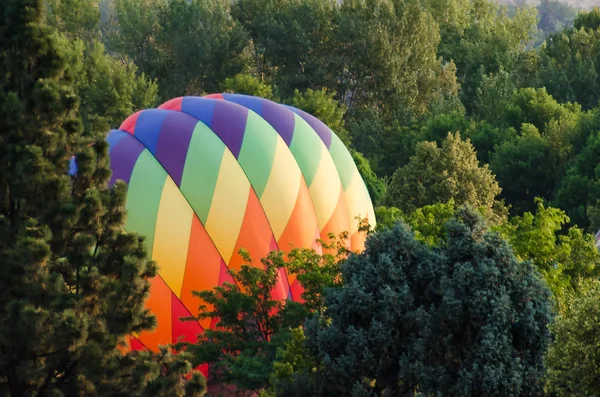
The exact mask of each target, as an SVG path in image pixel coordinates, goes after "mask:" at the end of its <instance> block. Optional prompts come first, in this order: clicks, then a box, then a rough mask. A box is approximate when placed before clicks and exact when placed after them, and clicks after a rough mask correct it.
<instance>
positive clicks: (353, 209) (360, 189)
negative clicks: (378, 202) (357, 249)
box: [344, 172, 370, 235]
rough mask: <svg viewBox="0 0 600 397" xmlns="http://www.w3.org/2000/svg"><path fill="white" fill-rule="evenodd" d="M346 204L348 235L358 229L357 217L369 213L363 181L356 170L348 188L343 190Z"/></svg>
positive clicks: (363, 216)
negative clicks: (348, 222)
mask: <svg viewBox="0 0 600 397" xmlns="http://www.w3.org/2000/svg"><path fill="white" fill-rule="evenodd" d="M344 194H345V196H346V203H347V204H348V220H349V221H350V230H349V232H350V235H353V234H354V233H356V232H357V231H358V222H359V221H358V219H356V217H360V218H365V217H367V216H368V214H369V207H370V205H369V203H368V201H367V198H366V197H365V193H364V182H363V181H362V178H361V177H360V174H359V173H358V172H356V173H354V175H353V176H352V180H351V181H350V184H349V185H348V188H347V189H346V191H345V192H344Z"/></svg>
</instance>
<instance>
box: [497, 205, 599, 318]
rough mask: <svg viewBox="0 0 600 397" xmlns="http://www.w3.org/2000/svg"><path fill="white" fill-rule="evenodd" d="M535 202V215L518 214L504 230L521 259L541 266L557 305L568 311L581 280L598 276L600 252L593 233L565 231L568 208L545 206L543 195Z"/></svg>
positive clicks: (527, 213) (567, 221) (539, 268)
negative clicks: (566, 210)
mask: <svg viewBox="0 0 600 397" xmlns="http://www.w3.org/2000/svg"><path fill="white" fill-rule="evenodd" d="M535 203H536V205H537V210H536V212H535V214H533V213H531V212H526V213H524V214H523V215H522V216H515V217H513V218H511V219H510V222H508V223H506V224H505V225H502V226H501V227H500V230H502V232H503V234H504V235H505V236H506V238H507V239H508V241H509V242H510V243H511V245H512V247H513V250H514V252H515V255H516V256H517V258H518V259H519V260H529V261H531V262H532V263H533V264H534V265H535V267H537V268H538V270H539V271H540V273H541V274H542V275H543V277H544V279H545V280H546V283H547V284H548V286H549V287H550V289H551V291H552V293H553V295H554V304H555V308H556V309H557V310H558V311H560V312H564V310H565V308H566V305H567V303H568V302H566V301H565V299H566V298H568V297H569V296H571V295H573V293H575V292H577V288H578V285H579V283H580V282H581V281H582V280H589V279H592V278H595V277H597V275H598V272H599V271H600V252H599V251H598V249H597V248H596V245H595V239H594V236H592V235H591V234H587V233H584V232H583V230H582V229H580V228H577V227H575V226H572V227H570V228H568V229H567V230H565V229H566V226H567V225H568V224H569V217H568V216H567V214H566V213H565V212H564V211H562V210H560V209H559V208H552V207H545V206H544V204H543V201H542V200H541V199H539V198H538V199H536V200H535Z"/></svg>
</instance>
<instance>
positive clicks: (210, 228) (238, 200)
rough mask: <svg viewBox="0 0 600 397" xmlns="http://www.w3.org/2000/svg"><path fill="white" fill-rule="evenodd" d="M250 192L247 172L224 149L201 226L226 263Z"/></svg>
mask: <svg viewBox="0 0 600 397" xmlns="http://www.w3.org/2000/svg"><path fill="white" fill-rule="evenodd" d="M249 192H250V182H248V178H246V174H244V171H243V170H242V168H241V167H240V165H239V164H238V162H237V160H236V159H235V157H234V156H233V154H232V153H231V152H230V151H229V150H225V153H224V154H223V158H222V159H221V168H220V169H219V176H218V178H217V184H216V186H215V191H214V194H213V199H212V202H211V206H210V210H209V212H208V217H207V218H206V225H204V226H205V228H206V231H207V232H208V234H209V235H210V237H211V238H212V240H213V242H214V243H215V246H216V247H217V249H218V250H219V253H220V254H221V257H222V258H223V260H224V261H225V262H226V263H229V260H230V259H231V256H232V255H233V254H234V252H233V250H234V249H235V243H236V242H237V239H238V235H239V234H240V229H241V228H242V222H243V221H244V213H245V212H246V205H247V203H248V194H249Z"/></svg>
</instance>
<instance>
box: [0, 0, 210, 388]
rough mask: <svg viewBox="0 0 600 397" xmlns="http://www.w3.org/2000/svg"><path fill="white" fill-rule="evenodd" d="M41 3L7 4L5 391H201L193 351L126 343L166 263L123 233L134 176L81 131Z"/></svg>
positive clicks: (1, 382)
mask: <svg viewBox="0 0 600 397" xmlns="http://www.w3.org/2000/svg"><path fill="white" fill-rule="evenodd" d="M43 7H44V6H43V0H6V1H3V3H2V7H0V87H1V88H2V89H1V91H0V92H1V93H0V192H1V193H0V263H2V266H1V268H0V394H1V395H10V396H50V395H51V396H83V395H111V396H115V395H116V396H118V395H123V396H125V395H128V396H131V395H133V396H141V395H149V394H150V395H170V396H172V395H176V396H182V395H184V394H186V393H187V394H188V395H196V396H199V395H202V394H203V392H204V385H203V383H202V381H203V378H202V377H201V376H200V375H199V374H198V373H195V374H193V376H192V377H191V382H187V381H185V378H183V376H184V375H185V374H186V373H189V372H190V370H191V365H190V363H189V362H188V361H187V360H186V357H185V356H175V357H173V356H172V355H171V354H170V353H168V352H163V353H161V354H158V355H153V354H151V353H130V354H124V353H122V352H121V348H122V342H123V339H124V337H125V336H127V335H129V334H131V333H133V332H139V331H142V330H146V329H149V328H150V327H151V326H152V325H153V323H154V319H153V317H152V316H151V314H150V313H149V312H148V311H147V310H146V309H145V308H144V300H145V298H146V296H147V294H148V289H149V283H148V281H147V280H148V278H150V277H153V276H154V275H155V274H156V267H155V265H154V263H153V262H151V261H149V260H148V259H147V253H146V252H145V250H144V248H143V241H142V238H141V237H138V236H136V235H134V234H131V233H126V232H124V231H123V224H124V217H125V191H126V190H125V185H124V184H118V185H116V186H115V187H114V188H112V189H109V188H108V180H109V177H110V170H109V166H108V165H109V160H108V147H107V144H106V143H105V141H104V137H102V136H99V139H94V136H95V135H99V134H94V133H91V132H90V131H86V132H85V133H84V131H83V129H82V123H81V121H80V120H79V118H78V114H77V108H78V98H77V97H76V95H74V93H73V87H72V76H71V71H70V70H69V67H68V66H69V65H68V62H66V60H65V58H64V49H63V48H61V47H60V46H59V45H58V41H57V37H56V35H55V34H53V33H52V32H51V31H50V30H49V28H48V27H47V26H45V25H44V22H43V21H44V16H43V11H42V10H43ZM73 154H76V158H77V166H78V171H77V173H76V174H75V176H74V177H71V176H69V172H68V171H69V161H70V158H71V157H72V155H73ZM146 370H147V371H146Z"/></svg>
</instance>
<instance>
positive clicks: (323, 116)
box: [291, 88, 347, 143]
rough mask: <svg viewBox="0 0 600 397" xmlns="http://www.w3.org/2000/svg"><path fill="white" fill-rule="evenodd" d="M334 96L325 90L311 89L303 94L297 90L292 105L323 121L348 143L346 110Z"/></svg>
mask: <svg viewBox="0 0 600 397" xmlns="http://www.w3.org/2000/svg"><path fill="white" fill-rule="evenodd" d="M334 96H335V93H328V92H327V90H325V89H320V90H312V89H310V88H309V89H307V90H306V91H305V92H302V93H301V92H300V91H298V90H295V91H294V96H293V97H292V99H291V105H292V106H293V107H296V108H298V109H302V110H304V111H305V112H307V113H309V114H311V115H313V116H315V117H316V118H318V119H319V120H321V121H322V122H323V123H325V125H327V126H328V127H329V128H331V130H332V131H334V132H336V133H337V134H338V136H339V137H340V139H342V140H343V141H346V143H347V138H346V139H344V137H345V130H344V113H345V112H346V108H345V106H344V105H342V104H340V103H339V102H338V101H336V100H335V99H334Z"/></svg>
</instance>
